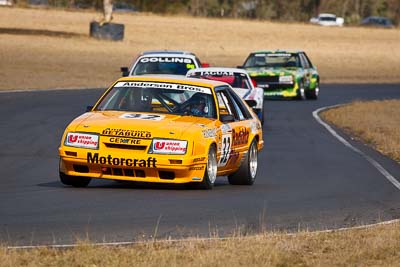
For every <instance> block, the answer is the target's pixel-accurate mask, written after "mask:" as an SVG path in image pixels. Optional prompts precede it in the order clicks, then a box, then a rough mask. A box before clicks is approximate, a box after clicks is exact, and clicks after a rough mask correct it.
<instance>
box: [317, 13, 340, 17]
mask: <svg viewBox="0 0 400 267" xmlns="http://www.w3.org/2000/svg"><path fill="white" fill-rule="evenodd" d="M318 16H319V17H336V15H335V14H332V13H320V14H319V15H318Z"/></svg>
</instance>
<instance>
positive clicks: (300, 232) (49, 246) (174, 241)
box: [7, 219, 400, 250]
mask: <svg viewBox="0 0 400 267" xmlns="http://www.w3.org/2000/svg"><path fill="white" fill-rule="evenodd" d="M395 223H400V219H395V220H390V221H386V222H379V223H374V224H367V225H359V226H353V227H348V228H338V229H328V230H321V231H314V232H307V231H306V230H304V231H299V232H298V233H286V234H285V233H284V234H283V235H287V236H294V235H297V234H302V233H305V232H307V233H309V234H319V233H334V232H342V231H347V230H353V229H354V230H359V229H369V228H372V227H375V226H380V225H388V224H395ZM272 233H276V232H272ZM254 236H255V235H251V236H240V237H210V238H187V239H165V240H148V241H126V242H108V243H107V242H104V243H92V244H90V245H91V246H96V247H118V246H132V245H140V244H151V243H154V244H155V243H158V244H160V243H161V244H167V243H177V242H200V241H225V240H234V239H240V240H243V239H248V238H252V237H254ZM78 246H81V245H78V244H69V245H40V246H10V247H7V249H13V250H19V249H40V248H57V249H68V248H75V247H78Z"/></svg>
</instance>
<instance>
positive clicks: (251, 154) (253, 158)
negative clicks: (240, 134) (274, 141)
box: [249, 143, 258, 179]
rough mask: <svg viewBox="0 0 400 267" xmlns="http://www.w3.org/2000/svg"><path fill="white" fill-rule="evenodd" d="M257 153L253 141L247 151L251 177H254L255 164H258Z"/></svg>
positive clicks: (255, 172) (255, 171)
mask: <svg viewBox="0 0 400 267" xmlns="http://www.w3.org/2000/svg"><path fill="white" fill-rule="evenodd" d="M257 153H258V151H257V147H256V144H255V143H253V144H252V146H251V147H250V151H249V165H250V175H251V178H252V179H254V177H256V174H257V166H258V161H257Z"/></svg>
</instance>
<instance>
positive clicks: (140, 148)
mask: <svg viewBox="0 0 400 267" xmlns="http://www.w3.org/2000/svg"><path fill="white" fill-rule="evenodd" d="M104 144H105V145H106V147H109V148H119V149H130V150H142V151H144V150H146V148H147V146H137V145H133V146H132V145H122V144H111V143H104Z"/></svg>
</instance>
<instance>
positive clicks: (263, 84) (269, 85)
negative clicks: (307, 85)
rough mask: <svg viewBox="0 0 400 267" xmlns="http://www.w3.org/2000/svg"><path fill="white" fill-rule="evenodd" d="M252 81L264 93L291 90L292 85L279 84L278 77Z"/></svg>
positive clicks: (261, 77)
mask: <svg viewBox="0 0 400 267" xmlns="http://www.w3.org/2000/svg"><path fill="white" fill-rule="evenodd" d="M252 79H253V80H255V81H256V83H257V86H258V87H260V88H262V89H264V91H266V92H269V91H277V90H286V89H290V88H293V84H287V83H282V84H281V83H279V76H259V77H253V78H252Z"/></svg>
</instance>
